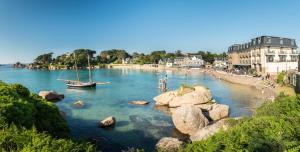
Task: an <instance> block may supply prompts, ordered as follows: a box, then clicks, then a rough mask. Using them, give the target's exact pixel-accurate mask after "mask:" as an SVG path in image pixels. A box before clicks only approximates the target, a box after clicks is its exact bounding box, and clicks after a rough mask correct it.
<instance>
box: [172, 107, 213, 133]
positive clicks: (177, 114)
mask: <svg viewBox="0 0 300 152" xmlns="http://www.w3.org/2000/svg"><path fill="white" fill-rule="evenodd" d="M172 121H173V123H174V125H175V127H176V129H178V130H179V131H180V132H181V133H183V134H189V135H191V134H193V133H195V132H196V131H197V130H198V129H199V128H203V127H205V126H207V124H208V120H207V118H206V117H205V116H204V115H203V114H202V111H201V109H200V108H197V107H195V106H194V105H190V104H186V105H182V106H181V107H179V108H176V109H175V110H174V112H173V113H172Z"/></svg>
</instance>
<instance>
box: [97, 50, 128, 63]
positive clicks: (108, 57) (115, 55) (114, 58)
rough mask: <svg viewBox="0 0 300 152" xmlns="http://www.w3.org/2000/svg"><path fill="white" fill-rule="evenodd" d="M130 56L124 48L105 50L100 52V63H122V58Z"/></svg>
mask: <svg viewBox="0 0 300 152" xmlns="http://www.w3.org/2000/svg"><path fill="white" fill-rule="evenodd" d="M128 57H130V55H129V54H128V53H127V52H126V51H125V50H118V49H112V50H105V51H102V52H101V53H100V57H99V61H100V63H122V60H123V59H126V58H128Z"/></svg>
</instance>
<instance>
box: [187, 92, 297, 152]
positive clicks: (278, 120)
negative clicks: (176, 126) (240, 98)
mask: <svg viewBox="0 0 300 152" xmlns="http://www.w3.org/2000/svg"><path fill="white" fill-rule="evenodd" d="M299 109H300V96H294V97H288V96H284V95H280V96H279V97H277V98H276V100H275V102H274V103H271V102H268V103H265V104H264V105H263V106H262V107H261V108H259V109H257V111H256V113H255V115H254V116H253V117H252V118H244V119H241V120H232V127H231V128H230V129H229V130H228V131H221V132H219V133H217V134H215V135H214V136H212V137H210V138H208V139H207V140H205V141H200V142H194V143H191V144H188V145H187V146H186V147H185V148H184V149H183V150H182V151H188V152H191V151H194V152H196V151H197V152H198V151H199V152H202V151H203V152H204V151H205V152H206V151H207V152H212V151H266V152H270V151H289V152H298V151H300V127H299V126H300V111H299Z"/></svg>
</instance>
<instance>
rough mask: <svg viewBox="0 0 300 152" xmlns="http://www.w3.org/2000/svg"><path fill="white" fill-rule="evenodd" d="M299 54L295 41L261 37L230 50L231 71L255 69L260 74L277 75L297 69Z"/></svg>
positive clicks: (233, 46) (234, 46) (229, 64)
mask: <svg viewBox="0 0 300 152" xmlns="http://www.w3.org/2000/svg"><path fill="white" fill-rule="evenodd" d="M297 61H298V53H297V45H296V41H295V39H289V38H282V37H273V36H261V37H257V38H254V39H252V40H251V41H250V42H248V43H244V44H234V45H232V46H230V47H229V48H228V67H229V69H234V68H241V69H245V70H249V69H255V70H256V72H258V73H263V74H265V73H269V74H276V73H278V72H281V71H288V70H291V69H295V70H296V69H297V67H298V62H297Z"/></svg>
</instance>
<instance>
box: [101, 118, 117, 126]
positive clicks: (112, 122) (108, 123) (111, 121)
mask: <svg viewBox="0 0 300 152" xmlns="http://www.w3.org/2000/svg"><path fill="white" fill-rule="evenodd" d="M115 123H116V119H115V117H113V116H110V117H107V118H105V119H104V120H102V121H100V122H99V126H100V127H109V126H113V125H115Z"/></svg>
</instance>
